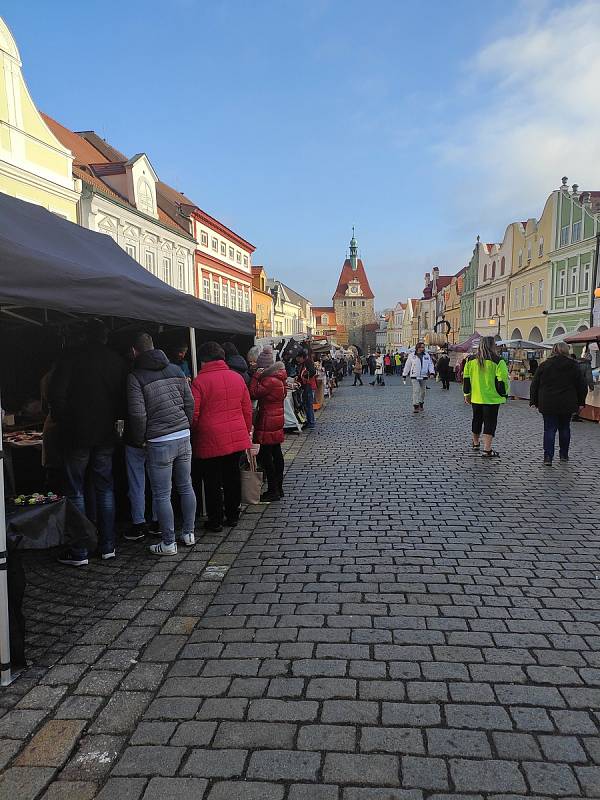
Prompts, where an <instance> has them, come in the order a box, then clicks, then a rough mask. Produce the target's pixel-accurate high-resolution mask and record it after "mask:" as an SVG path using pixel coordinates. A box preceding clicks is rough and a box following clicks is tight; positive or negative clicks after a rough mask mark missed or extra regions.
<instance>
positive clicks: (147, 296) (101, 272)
mask: <svg viewBox="0 0 600 800" xmlns="http://www.w3.org/2000/svg"><path fill="white" fill-rule="evenodd" d="M0 306H13V307H20V308H43V309H54V310H56V311H63V312H67V313H69V312H71V313H76V314H91V315H102V316H111V317H123V318H127V319H139V320H144V321H149V320H153V321H155V322H158V323H161V324H165V325H175V326H180V327H186V328H196V329H198V330H203V331H207V332H211V331H215V332H217V331H219V332H223V331H227V332H228V333H231V334H240V335H245V336H254V332H255V318H254V314H249V313H245V312H242V311H232V310H230V309H228V308H223V307H222V306H217V305H213V304H212V303H207V302H205V301H203V300H198V299H197V298H195V297H192V296H191V295H189V294H185V293H184V292H180V291H178V290H177V289H173V288H172V287H171V286H168V285H167V284H166V283H163V281H161V280H160V279H159V278H157V277H156V276H154V275H152V274H151V273H150V272H148V271H147V270H146V269H144V267H142V266H141V265H140V264H138V262H137V261H135V260H134V259H133V258H131V257H130V256H129V255H128V254H127V253H125V251H123V250H122V249H121V248H120V247H119V246H118V245H117V244H116V243H115V242H114V241H113V240H112V239H111V238H110V237H109V236H105V235H104V234H101V233H95V232H94V231H90V230H87V229H86V228H82V227H80V226H79V225H74V224H73V223H72V222H69V221H68V220H65V219H62V218H61V217H59V216H57V215H56V214H52V213H51V212H50V211H46V209H44V208H41V207H40V206H36V205H32V204H31V203H26V202H23V201H22V200H17V199H16V198H13V197H9V196H8V195H5V194H2V193H0Z"/></svg>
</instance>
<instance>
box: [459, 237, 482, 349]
mask: <svg viewBox="0 0 600 800" xmlns="http://www.w3.org/2000/svg"><path fill="white" fill-rule="evenodd" d="M480 248H481V242H480V241H479V236H478V237H477V243H476V245H475V247H474V249H473V255H472V256H471V260H470V261H469V263H468V265H467V267H466V269H465V272H464V275H463V290H462V294H461V296H460V338H461V341H464V340H465V339H468V337H469V336H470V335H471V334H472V333H474V332H475V291H476V289H477V280H478V275H479V250H480Z"/></svg>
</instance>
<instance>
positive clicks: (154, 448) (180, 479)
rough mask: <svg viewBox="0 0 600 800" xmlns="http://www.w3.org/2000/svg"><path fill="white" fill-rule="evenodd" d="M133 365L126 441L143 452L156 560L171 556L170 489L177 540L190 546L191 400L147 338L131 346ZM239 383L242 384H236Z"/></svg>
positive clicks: (177, 371)
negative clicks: (178, 518)
mask: <svg viewBox="0 0 600 800" xmlns="http://www.w3.org/2000/svg"><path fill="white" fill-rule="evenodd" d="M133 349H134V353H135V357H136V358H135V365H134V369H133V371H132V372H131V373H130V374H129V376H128V379H127V405H128V410H129V436H130V438H131V442H132V444H133V446H134V447H145V449H146V466H147V470H148V477H149V478H150V486H151V488H152V497H153V499H154V503H155V507H156V511H157V514H158V524H159V529H160V531H161V533H162V542H159V543H158V544H153V545H150V547H149V550H150V552H151V553H153V554H154V555H157V556H165V555H175V554H176V553H177V542H176V537H175V517H174V513H173V505H172V503H171V493H172V489H173V486H174V488H175V489H176V491H177V494H178V495H179V500H180V503H181V513H182V516H183V521H182V531H181V536H180V539H181V541H182V542H183V544H185V545H187V546H188V547H190V546H192V545H193V544H195V541H196V540H195V535H194V526H195V521H196V495H195V493H194V487H193V486H192V445H191V441H190V427H191V423H192V418H193V414H194V398H193V397H192V392H191V390H190V385H189V382H188V379H187V377H186V375H185V374H184V373H183V371H182V370H181V368H180V367H179V366H178V365H176V364H173V363H169V359H168V358H167V356H166V355H165V353H164V352H163V351H162V350H157V349H155V348H154V343H153V341H152V337H151V336H150V335H149V334H148V333H140V334H139V335H138V336H137V337H136V339H135V342H134V345H133ZM240 380H241V379H240Z"/></svg>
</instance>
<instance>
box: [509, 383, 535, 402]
mask: <svg viewBox="0 0 600 800" xmlns="http://www.w3.org/2000/svg"><path fill="white" fill-rule="evenodd" d="M530 391H531V381H530V380H524V381H517V380H511V382H510V389H509V392H508V394H509V397H516V398H518V399H519V400H529V393H530Z"/></svg>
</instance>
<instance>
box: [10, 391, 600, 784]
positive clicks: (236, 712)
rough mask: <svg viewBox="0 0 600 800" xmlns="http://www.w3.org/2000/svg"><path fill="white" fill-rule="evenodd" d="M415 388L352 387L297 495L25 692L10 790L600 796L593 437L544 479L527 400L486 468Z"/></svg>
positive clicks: (204, 555)
mask: <svg viewBox="0 0 600 800" xmlns="http://www.w3.org/2000/svg"><path fill="white" fill-rule="evenodd" d="M409 392H410V387H404V386H402V385H401V384H400V382H399V381H398V379H392V380H389V381H388V385H387V386H386V387H384V388H372V387H370V386H368V385H366V386H365V387H363V388H360V387H357V388H353V387H351V386H350V385H349V384H348V383H347V382H346V383H345V385H344V386H343V388H342V389H341V390H340V391H339V393H338V394H337V395H336V397H335V398H334V399H333V401H332V402H331V403H330V405H329V406H328V408H327V409H326V411H325V412H324V414H323V415H322V418H321V420H320V421H319V424H318V427H317V429H316V431H315V432H313V433H312V434H309V435H307V436H303V437H301V438H299V439H294V440H293V442H292V444H291V449H290V451H289V453H288V460H289V464H290V466H289V471H288V473H287V476H286V492H287V496H286V499H285V502H283V503H277V504H275V503H274V504H271V505H270V506H266V507H265V506H258V507H255V508H252V509H249V511H248V513H246V514H245V515H244V517H243V519H242V523H241V525H240V526H239V527H238V528H236V529H235V530H233V531H232V532H231V533H229V535H228V536H226V537H223V538H214V539H203V540H202V541H201V543H200V544H199V545H197V546H196V547H195V548H193V549H192V550H191V551H188V552H185V553H181V554H180V555H178V556H177V558H174V559H163V560H161V561H158V562H156V563H151V564H150V565H149V567H148V568H147V570H146V571H145V572H144V574H143V575H142V576H141V578H139V580H138V581H137V583H136V585H135V586H133V587H131V588H130V587H129V585H127V586H125V587H124V588H125V591H124V592H123V595H122V598H121V597H115V600H117V602H116V603H115V604H114V605H112V608H109V606H110V603H107V605H106V607H103V609H102V618H101V619H99V620H98V619H96V618H95V617H93V616H92V618H91V619H90V624H89V627H88V629H87V632H86V633H85V634H84V635H83V637H82V638H81V639H80V640H79V641H78V642H77V643H76V644H75V645H74V646H73V647H71V648H70V649H69V650H68V652H66V653H64V655H62V656H61V657H60V659H59V660H58V661H57V663H56V664H55V665H54V666H52V667H51V668H50V669H44V670H42V671H41V672H40V673H39V677H38V680H36V679H35V677H36V676H35V675H33V676H26V678H25V680H30V681H32V685H31V686H27V689H28V691H27V693H26V694H24V695H22V696H20V699H19V700H18V702H17V703H16V706H15V707H14V708H13V709H11V710H9V711H7V713H6V714H5V715H4V716H3V717H0V736H1V737H3V739H2V740H1V741H0V756H1V757H2V762H0V763H5V764H7V765H8V766H7V769H6V771H5V773H4V776H3V777H2V778H0V796H1V797H10V798H11V800H33V798H37V797H43V798H44V800H70V799H71V798H77V800H87V798H93V797H98V798H100V800H109V799H110V800H140V798H143V800H159V798H160V799H161V800H162V798H169V799H170V798H174V799H175V800H178V799H179V798H185V799H186V800H187V798H190V800H192V799H193V800H424V798H435V800H443V798H445V797H450V796H452V797H460V798H464V799H465V800H483V798H496V800H501V799H502V800H516V798H520V797H528V798H537V799H538V800H540V798H556V797H566V798H581V797H600V739H599V737H598V732H599V729H600V627H599V623H600V535H599V533H598V522H597V517H598V501H597V483H598V475H599V474H600V428H599V427H598V426H595V425H592V424H590V423H581V424H575V425H574V426H573V428H574V430H573V446H572V460H571V461H570V462H569V464H560V465H559V464H556V466H554V467H552V468H547V467H544V466H543V465H542V463H541V448H540V445H541V418H540V417H539V415H538V414H537V413H536V412H534V411H532V410H530V409H529V408H528V406H527V404H526V403H524V402H518V401H516V402H514V403H510V404H509V405H508V406H507V407H506V408H503V409H502V410H501V417H500V424H499V431H498V434H499V435H498V439H497V447H498V449H499V450H500V451H501V452H502V454H503V457H502V458H501V459H498V460H494V461H484V460H483V459H481V458H480V457H477V456H473V455H472V454H471V452H470V448H469V441H468V438H469V435H468V430H469V409H468V408H466V407H465V406H464V404H463V403H462V399H461V396H460V394H459V392H458V390H457V388H456V387H453V388H452V391H451V392H450V393H445V392H442V390H441V388H440V387H439V386H437V385H432V388H431V390H430V391H429V392H428V398H427V403H426V411H425V413H424V414H423V415H413V414H412V413H410V397H409ZM130 577H131V574H130ZM105 600H107V598H105ZM103 602H104V601H103ZM94 613H96V612H94ZM18 683H19V682H17V684H18ZM15 691H16V690H15Z"/></svg>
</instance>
